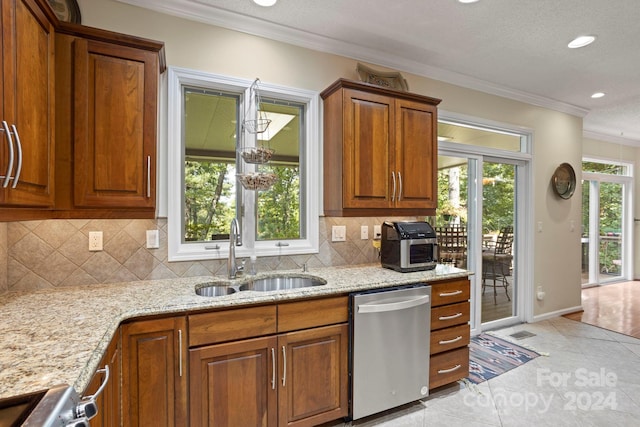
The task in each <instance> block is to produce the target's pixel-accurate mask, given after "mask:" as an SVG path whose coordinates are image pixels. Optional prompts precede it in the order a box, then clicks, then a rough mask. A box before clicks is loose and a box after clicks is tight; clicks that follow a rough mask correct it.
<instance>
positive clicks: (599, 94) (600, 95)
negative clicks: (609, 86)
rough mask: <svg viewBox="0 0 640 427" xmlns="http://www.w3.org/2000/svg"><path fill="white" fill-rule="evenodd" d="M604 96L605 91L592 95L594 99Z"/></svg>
mask: <svg viewBox="0 0 640 427" xmlns="http://www.w3.org/2000/svg"><path fill="white" fill-rule="evenodd" d="M603 96H604V92H596V93H594V94H593V95H591V97H592V98H593V99H598V98H602V97H603Z"/></svg>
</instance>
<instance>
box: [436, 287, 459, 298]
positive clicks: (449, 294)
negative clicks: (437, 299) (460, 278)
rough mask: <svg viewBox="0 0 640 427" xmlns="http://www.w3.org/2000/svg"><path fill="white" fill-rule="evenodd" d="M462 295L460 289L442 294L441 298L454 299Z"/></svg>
mask: <svg viewBox="0 0 640 427" xmlns="http://www.w3.org/2000/svg"><path fill="white" fill-rule="evenodd" d="M461 293H462V291H461V290H460V289H458V290H457V291H453V292H443V293H441V294H440V296H441V297H452V296H455V295H460V294H461Z"/></svg>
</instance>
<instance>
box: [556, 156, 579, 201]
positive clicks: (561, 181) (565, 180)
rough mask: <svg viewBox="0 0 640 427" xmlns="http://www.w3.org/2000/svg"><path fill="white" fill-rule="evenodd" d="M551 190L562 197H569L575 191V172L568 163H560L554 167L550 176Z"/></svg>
mask: <svg viewBox="0 0 640 427" xmlns="http://www.w3.org/2000/svg"><path fill="white" fill-rule="evenodd" d="M551 184H552V186H553V191H554V192H555V193H556V194H557V195H558V196H559V197H561V198H563V199H569V198H571V196H573V193H574V192H575V191H576V173H575V171H574V170H573V167H572V166H571V165H570V164H569V163H562V164H561V165H560V166H558V167H557V168H556V171H555V172H554V173H553V177H552V178H551Z"/></svg>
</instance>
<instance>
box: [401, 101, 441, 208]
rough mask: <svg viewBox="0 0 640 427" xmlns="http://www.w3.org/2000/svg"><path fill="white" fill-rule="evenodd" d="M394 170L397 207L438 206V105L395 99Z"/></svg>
mask: <svg viewBox="0 0 640 427" xmlns="http://www.w3.org/2000/svg"><path fill="white" fill-rule="evenodd" d="M395 109H396V122H395V134H396V145H395V172H396V179H397V181H398V194H397V197H396V203H395V206H396V207H398V208H422V209H425V208H433V209H435V208H436V207H437V201H438V198H437V182H438V181H437V176H436V172H437V159H438V153H437V149H438V145H437V135H436V127H437V117H436V114H437V113H436V107H434V106H431V105H426V104H422V103H419V102H414V101H409V100H403V99H398V100H396V103H395Z"/></svg>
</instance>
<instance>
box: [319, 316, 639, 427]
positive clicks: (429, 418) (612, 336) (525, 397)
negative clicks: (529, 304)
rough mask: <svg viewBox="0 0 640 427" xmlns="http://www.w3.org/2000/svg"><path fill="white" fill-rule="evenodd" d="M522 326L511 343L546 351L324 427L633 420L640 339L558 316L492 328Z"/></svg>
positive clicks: (627, 423)
mask: <svg viewBox="0 0 640 427" xmlns="http://www.w3.org/2000/svg"><path fill="white" fill-rule="evenodd" d="M523 329H524V330H527V331H529V332H533V333H534V334H536V336H534V337H529V338H524V339H522V340H519V341H517V343H519V344H521V345H525V346H529V347H531V348H533V349H535V350H537V351H538V352H546V353H548V356H540V357H538V358H536V359H534V360H532V361H531V362H529V363H526V364H524V365H522V366H520V367H518V368H515V369H513V370H511V371H509V372H506V373H505V374H503V375H500V376H498V377H496V378H494V379H492V380H489V381H487V382H484V383H482V384H479V385H471V386H464V385H461V384H455V385H453V386H450V387H446V388H444V389H440V390H438V391H437V392H435V393H432V394H431V396H429V397H428V398H427V399H424V400H423V401H419V402H416V403H414V404H410V405H406V406H404V407H401V408H399V409H396V410H393V411H389V412H386V413H383V414H381V415H375V416H371V417H367V418H364V419H361V420H357V421H352V422H347V423H342V422H339V423H333V424H328V425H327V426H325V427H328V426H331V427H338V426H344V427H371V426H384V427H427V426H428V427H430V426H446V427H452V426H465V427H480V426H482V427H485V426H502V427H510V426H517V427H522V426H536V427H538V426H553V427H557V426H580V427H584V426H616V427H619V426H637V425H639V424H638V420H639V419H640V339H637V338H633V337H629V336H626V335H621V334H618V333H615V332H611V331H607V330H605V329H600V328H598V327H595V326H590V325H587V324H584V323H580V322H576V321H573V320H569V319H565V318H563V317H558V318H554V319H551V320H547V321H542V322H538V323H532V324H524V325H518V326H515V327H511V328H506V329H502V330H498V331H494V332H495V333H496V334H497V335H499V336H505V337H508V335H510V334H512V333H514V332H517V331H520V330H523ZM511 339H512V338H511Z"/></svg>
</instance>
